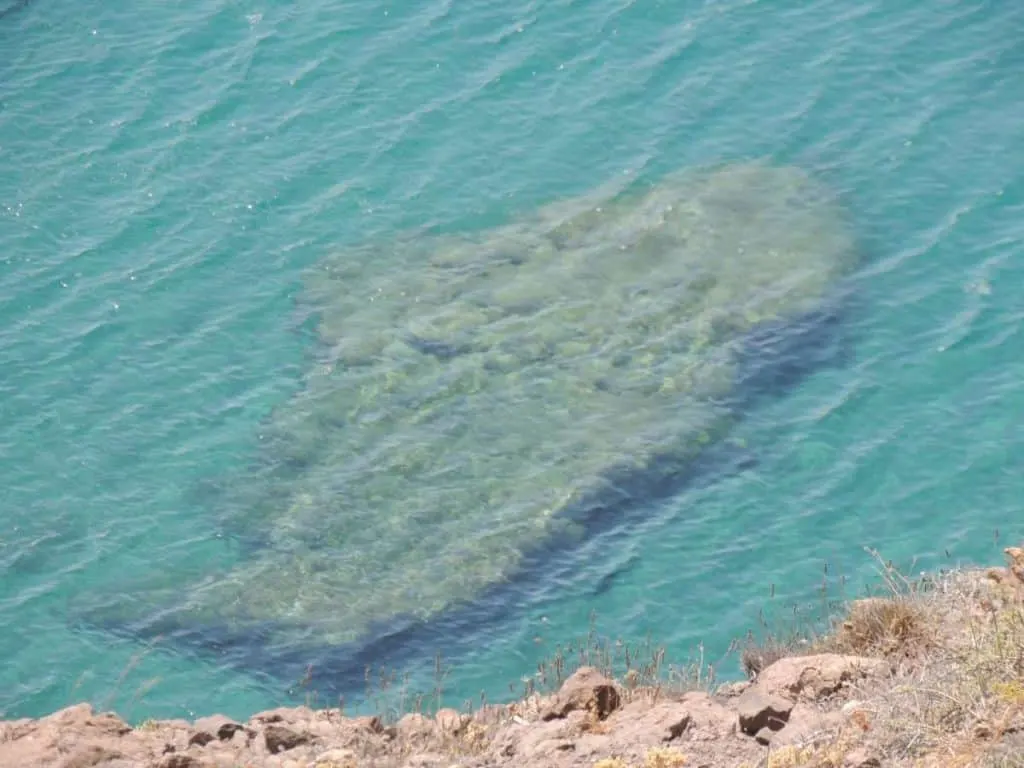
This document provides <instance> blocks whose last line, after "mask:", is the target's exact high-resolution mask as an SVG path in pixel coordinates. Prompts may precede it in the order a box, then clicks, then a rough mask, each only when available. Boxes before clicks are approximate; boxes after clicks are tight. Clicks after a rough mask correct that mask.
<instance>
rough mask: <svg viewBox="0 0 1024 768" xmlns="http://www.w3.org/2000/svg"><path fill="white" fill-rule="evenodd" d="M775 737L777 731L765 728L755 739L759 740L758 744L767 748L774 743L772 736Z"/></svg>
mask: <svg viewBox="0 0 1024 768" xmlns="http://www.w3.org/2000/svg"><path fill="white" fill-rule="evenodd" d="M774 735H775V731H773V730H772V729H771V728H767V727H765V728H762V729H761V730H759V731H758V732H757V733H756V734H755V735H754V738H755V739H756V740H757V743H758V744H764V745H765V746H767V745H769V744H771V743H772V736H774Z"/></svg>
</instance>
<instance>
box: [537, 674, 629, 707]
mask: <svg viewBox="0 0 1024 768" xmlns="http://www.w3.org/2000/svg"><path fill="white" fill-rule="evenodd" d="M620 700H621V699H620V696H619V691H618V688H617V687H616V685H615V683H613V682H612V681H611V680H609V679H608V678H607V677H605V676H604V675H602V674H601V673H600V672H598V671H597V670H596V669H594V668H593V667H580V668H579V669H578V670H576V671H575V672H574V673H573V674H572V675H571V676H570V677H569V679H568V680H566V681H565V682H564V683H563V684H562V687H561V688H560V689H559V691H558V694H557V695H556V696H555V698H554V701H553V702H552V703H551V705H550V706H549V707H548V708H547V710H546V711H545V712H544V713H543V714H542V715H541V718H542V719H543V720H554V719H556V718H564V717H565V716H567V715H568V714H569V713H570V712H575V711H579V710H583V711H586V712H590V713H591V714H593V715H594V716H595V717H597V719H598V720H604V719H605V718H606V717H608V715H610V714H611V713H612V712H614V711H615V710H616V709H618V707H619V703H620Z"/></svg>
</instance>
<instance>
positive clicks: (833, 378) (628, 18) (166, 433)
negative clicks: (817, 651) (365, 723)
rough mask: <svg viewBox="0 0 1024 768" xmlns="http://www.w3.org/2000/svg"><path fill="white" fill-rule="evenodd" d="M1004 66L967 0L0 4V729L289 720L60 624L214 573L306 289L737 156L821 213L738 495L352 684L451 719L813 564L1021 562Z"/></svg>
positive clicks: (246, 685)
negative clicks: (601, 644) (411, 251)
mask: <svg viewBox="0 0 1024 768" xmlns="http://www.w3.org/2000/svg"><path fill="white" fill-rule="evenodd" d="M4 9H8V10H4ZM1022 33H1024V6H1020V5H1019V4H1017V3H1011V2H998V1H997V0H989V1H976V2H953V1H952V0H946V1H943V2H940V1H939V0H929V1H928V2H920V3H897V2H885V1H884V0H876V1H875V2H866V3H857V4H850V3H846V2H842V0H817V1H816V2H809V3H796V2H782V3H768V2H764V1H762V2H756V1H749V0H748V1H746V2H739V1H736V2H732V1H725V0H723V1H721V2H710V1H708V2H696V1H691V0H677V1H675V2H653V1H651V2H642V1H641V2H621V1H613V0H590V1H589V2H583V1H582V0H575V1H572V0H563V1H561V2H543V3H541V2H532V3H531V2H524V3H507V2H491V1H490V0H472V1H471V2H463V3H454V2H450V0H449V2H424V3H407V4H402V5H399V4H395V5H393V6H392V5H388V4H387V3H383V2H380V1H379V0H356V1H355V2H344V3H343V2H335V1H333V0H320V1H319V2H313V3H305V4H291V3H284V2H258V1H257V0H238V1H236V2H224V1H223V0H189V1H188V2H184V3H177V4H157V3H142V4H139V3H133V4H129V3H125V2H119V1H117V0H114V1H113V2H105V3H100V2H96V1H95V0H90V1H89V2H84V3H77V4H66V3H57V2H53V1H52V0H34V2H30V3H9V4H8V5H4V6H0V489H2V493H0V514H2V521H3V526H2V528H0V622H2V627H3V631H2V632H0V660H2V661H3V663H2V664H0V714H3V715H4V716H7V717H14V716H27V715H39V714H42V713H44V712H46V711H49V710H52V709H54V708H57V707H60V706H64V705H66V704H69V703H72V702H74V701H78V700H81V699H88V700H91V701H93V702H95V703H97V704H98V705H109V706H114V707H116V708H117V709H118V710H119V711H121V712H122V713H123V714H125V715H126V716H128V717H130V718H132V719H135V720H138V719H142V718H145V717H154V716H188V715H189V714H196V713H208V712H212V711H223V712H226V713H229V714H234V715H236V716H245V715H247V714H249V713H252V712H253V711H256V710H258V709H262V708H266V707H268V706H272V705H274V704H278V703H287V702H294V701H301V700H302V699H303V696H304V692H303V691H301V690H299V691H296V690H295V687H294V686H293V685H292V681H291V680H290V679H288V675H291V673H292V670H291V669H290V668H289V670H288V672H287V674H284V673H283V672H282V668H281V667H278V666H275V663H274V658H275V653H277V654H278V656H280V657H281V658H284V657H286V656H287V650H288V649H267V648H265V647H261V646H260V644H259V643H258V642H256V641H254V642H253V643H252V644H251V646H250V647H245V644H244V643H243V644H241V645H240V646H238V647H236V648H235V649H233V650H231V649H229V651H231V652H233V653H236V654H240V655H242V656H244V654H250V655H251V657H252V658H253V659H255V660H256V663H255V664H254V665H253V666H251V667H250V668H248V669H242V668H239V666H238V665H237V664H230V663H227V662H228V661H230V660H231V659H229V658H226V657H219V656H217V655H216V654H207V653H203V652H202V651H200V650H197V648H196V647H195V646H193V645H189V644H186V643H176V642H174V639H173V638H163V639H161V640H160V641H159V642H156V643H152V645H151V644H150V643H151V641H148V640H145V639H143V638H140V637H134V636H132V635H130V634H125V633H117V632H113V631H111V630H110V629H109V628H104V627H100V626H96V625H92V624H90V623H89V622H88V621H85V620H83V616H84V615H85V614H83V612H82V611H81V610H80V608H79V607H80V606H82V605H88V604H89V601H90V599H91V598H92V596H95V595H101V594H102V595H111V594H120V595H122V596H123V603H124V604H125V605H126V606H130V609H131V611H132V612H133V613H135V614H137V615H146V613H147V611H148V612H152V611H155V610H156V609H157V607H158V606H155V605H152V606H151V605H149V604H147V603H145V602H144V601H145V600H146V595H147V593H146V592H145V591H144V589H143V585H144V584H145V583H146V582H147V581H148V580H151V579H153V578H154V577H155V576H159V575H161V574H163V575H166V574H173V575H174V578H180V579H181V580H182V583H183V584H185V583H191V582H195V581H197V580H201V579H202V578H203V576H204V575H205V574H210V573H214V572H215V571H217V569H218V568H220V567H222V566H223V565H224V563H226V562H230V561H233V560H234V559H238V558H243V557H246V556H247V554H246V552H245V551H244V550H243V549H241V548H240V547H239V546H238V545H237V544H236V543H235V542H233V541H232V540H231V538H230V536H226V535H225V533H224V531H223V529H222V528H221V527H219V526H218V525H217V524H216V520H217V518H218V513H219V511H220V510H219V507H220V506H222V505H224V504H226V503H227V504H230V503H231V501H230V498H228V499H227V500H226V501H225V497H224V493H223V492H218V491H216V490H211V489H217V488H220V487H222V486H223V485H224V483H223V482H222V481H223V480H224V479H225V478H231V477H233V476H236V475H237V474H238V473H239V472H241V471H242V470H243V469H244V468H245V467H246V466H248V465H250V464H251V463H252V462H253V461H255V460H256V458H257V456H258V454H259V450H260V444H261V441H260V436H261V434H262V431H263V430H264V428H265V425H266V424H267V420H268V419H269V418H270V416H271V413H272V412H273V410H274V409H275V408H276V407H279V406H281V405H282V404H283V403H287V402H288V400H289V398H291V397H293V396H294V395H295V394H296V393H297V392H298V391H299V389H300V388H301V386H302V381H303V378H304V376H305V375H306V374H307V372H308V370H309V369H310V366H312V365H314V364H315V339H314V336H313V333H312V331H311V325H312V320H311V318H310V317H309V316H308V314H306V313H304V312H303V311H302V310H300V309H297V307H299V306H301V295H302V286H303V277H304V275H306V274H308V272H309V270H310V269H312V268H315V267H316V265H317V264H319V263H321V262H322V261H323V260H325V259H328V258H330V257H332V256H334V255H336V254H338V253H339V252H344V251H345V249H346V248H348V247H350V246H352V245H354V244H358V243H360V242H365V241H371V240H372V241H386V240H387V239H388V238H389V237H393V236H394V235H396V234H397V233H399V232H406V231H410V230H413V229H415V228H419V227H426V226H430V227H433V228H438V229H442V230H459V229H463V228H468V227H479V226H481V225H483V224H491V223H494V222H498V221H502V220H504V219H505V218H506V217H508V216H509V215H511V214H512V212H515V211H524V210H530V209H531V208H534V207H536V206H538V205H541V204H543V203H546V202H550V201H552V200H557V199H560V198H565V197H568V196H572V195H578V194H582V193H584V192H586V191H587V190H589V189H592V188H594V187H597V186H599V185H601V184H602V183H604V182H606V181H608V180H609V179H611V178H614V177H616V176H618V175H621V174H623V173H631V174H640V175H645V174H646V175H650V176H652V177H655V176H657V175H658V174H660V173H663V172H667V171H670V170H673V169H677V168H683V167H688V166H699V165H701V164H706V163H720V162H730V161H736V160H745V159H749V158H755V157H760V158H770V159H772V160H773V161H775V162H777V163H780V164H793V165H798V166H800V167H801V168H804V169H806V170H807V171H808V172H809V173H811V174H812V175H813V176H814V177H815V178H817V179H820V180H821V181H822V182H823V183H825V184H827V185H829V187H830V188H831V189H834V190H835V191H836V192H837V193H838V195H839V196H840V199H841V200H842V202H843V205H844V207H845V210H846V213H847V215H848V216H849V219H850V221H851V224H852V226H853V228H854V231H855V232H856V236H857V240H858V244H859V247H860V250H861V253H862V266H861V267H860V268H859V270H858V271H857V273H856V274H855V275H853V276H852V277H851V278H850V280H849V285H848V286H847V287H848V288H849V290H850V295H851V296H852V299H851V302H850V303H851V306H850V309H849V311H848V312H847V313H846V315H845V316H844V321H843V329H842V335H843V339H844V344H845V350H846V351H845V353H844V355H842V356H841V359H840V360H839V361H838V362H833V364H830V365H823V366H819V367H816V368H815V369H814V370H812V371H810V372H808V375H806V376H803V377H801V378H800V380H799V381H796V382H794V385H793V386H792V387H791V388H789V389H788V390H787V391H786V392H785V393H784V394H783V395H782V396H779V397H775V398H771V399H769V400H766V401H764V402H762V403H759V404H758V405H757V406H756V407H755V408H753V409H751V410H750V411H749V412H747V413H745V414H744V418H743V419H742V421H741V422H740V424H739V425H738V426H737V428H736V430H735V434H734V435H733V439H734V442H735V443H736V444H740V445H743V446H744V448H743V452H744V454H745V456H747V457H749V458H750V460H749V461H743V462H742V463H741V464H740V465H739V466H738V467H736V468H734V469H733V470H732V471H722V472H718V473H712V474H713V476H712V477H709V478H705V480H704V481H702V482H700V483H694V484H692V485H691V486H689V487H687V488H685V489H684V490H682V491H681V492H679V493H677V494H675V495H673V496H672V497H671V498H669V499H667V500H665V499H663V500H659V501H657V502H652V503H650V504H649V505H647V507H646V508H645V509H644V510H642V514H640V515H638V516H634V517H633V518H631V520H632V523H631V525H630V526H629V529H628V530H626V531H623V530H618V531H615V532H614V534H609V535H604V536H599V537H596V538H593V539H591V540H589V541H587V542H585V543H584V544H583V545H582V548H581V549H579V550H578V551H576V552H575V553H574V554H572V555H571V556H570V557H568V559H565V558H563V559H562V560H559V561H558V562H557V563H553V564H552V565H551V568H550V571H549V572H547V573H545V575H544V578H541V579H538V580H534V581H533V582H531V584H532V586H531V588H530V589H529V590H527V591H525V592H517V593H514V594H515V599H512V598H509V599H508V600H507V603H506V604H502V605H498V606H492V608H493V609H494V610H492V611H491V612H490V614H491V616H490V618H489V620H488V621H486V622H475V623H471V624H467V623H465V622H463V623H457V622H452V621H445V620H444V619H442V620H440V621H438V622H436V624H434V625H431V627H428V628H427V629H426V630H424V631H423V632H420V633H418V634H417V635H416V637H415V645H414V646H412V647H409V646H405V647H399V648H395V647H393V646H387V647H386V648H385V647H384V646H378V648H380V649H381V650H380V652H379V654H378V657H375V660H377V661H379V662H381V663H387V662H388V661H389V660H390V659H391V658H392V657H394V658H396V659H398V658H400V659H401V660H402V663H403V664H405V665H407V666H409V667H410V668H411V669H413V670H414V673H415V674H416V675H420V674H422V675H426V676H427V678H428V677H429V669H430V666H431V664H432V659H433V657H434V654H435V652H436V651H438V650H441V651H442V652H443V653H444V654H445V657H446V658H447V659H448V661H449V663H451V665H452V671H451V674H450V677H449V678H448V680H447V682H446V685H447V686H448V690H449V701H450V703H458V702H460V701H462V700H463V699H465V698H467V697H473V696H476V695H477V694H478V693H479V692H480V691H481V690H484V691H486V692H487V693H488V695H489V696H490V697H491V698H492V699H493V698H496V697H498V696H501V695H502V694H503V693H507V691H508V687H507V686H508V683H509V682H516V681H518V680H519V678H520V677H521V676H522V675H524V674H530V673H531V672H532V671H533V670H534V668H535V665H536V662H537V660H538V659H539V658H540V657H541V656H543V655H545V654H548V653H550V652H551V651H552V649H553V648H554V646H555V645H556V644H557V643H558V642H562V641H565V640H566V639H569V638H572V637H575V636H578V635H580V634H582V633H585V632H586V630H587V627H588V620H589V616H590V613H591V611H595V612H596V614H597V616H598V625H599V627H600V628H601V630H602V631H604V632H607V633H609V634H611V635H614V636H623V637H626V638H640V637H643V636H645V635H647V634H648V633H650V634H651V635H652V636H653V637H655V638H657V639H659V640H663V641H664V642H665V643H667V644H668V646H669V650H670V655H675V656H676V657H677V658H678V657H683V658H685V657H687V656H688V655H689V654H690V653H691V652H693V650H694V649H695V648H696V647H697V644H698V643H700V642H703V643H704V646H705V649H706V653H707V656H708V657H709V658H717V657H718V656H720V655H721V654H722V653H723V652H724V651H725V650H726V648H727V646H728V644H729V641H730V640H731V639H732V638H735V637H738V636H742V634H743V633H744V632H745V631H746V630H747V629H748V628H750V627H753V626H756V624H757V618H758V613H759V611H760V610H761V609H762V608H763V607H765V606H768V608H769V609H772V607H773V606H774V607H775V609H777V612H781V613H785V611H786V606H788V605H790V604H791V603H794V602H796V603H800V604H804V603H813V601H814V600H815V588H816V586H817V585H818V583H819V582H820V580H821V577H822V571H823V567H824V564H825V563H826V562H827V563H828V564H829V573H830V576H831V577H832V578H836V577H838V576H839V575H841V576H843V577H845V578H846V579H847V580H848V583H849V585H854V586H856V585H860V584H863V583H865V582H867V581H870V580H871V579H872V577H873V574H874V571H873V563H872V561H871V559H870V558H869V557H868V556H867V555H866V554H865V552H864V550H863V548H864V547H865V546H871V547H877V548H879V549H880V550H881V552H882V553H883V554H884V555H885V556H886V557H889V558H892V559H893V560H895V561H897V562H899V563H904V564H909V563H914V565H913V567H914V568H915V569H924V568H931V567H936V566H939V565H943V564H947V563H949V562H979V561H988V560H991V559H993V558H995V557H998V549H997V547H996V544H995V539H996V534H997V532H998V535H999V538H1000V541H1001V542H1005V541H1008V540H1010V539H1013V538H1020V536H1021V535H1022V534H1024V516H1022V515H1021V513H1020V499H1021V498H1024V467H1022V457H1024V422H1022V418H1024V417H1022V416H1021V414H1022V413H1024V354H1022V352H1024V335H1022V323H1024V294H1022V292H1021V291H1020V290H1019V286H1020V285H1021V284H1024V132H1022V129H1021V126H1022V125H1024V80H1022V79H1021V78H1020V70H1021V66H1022V65H1024V43H1021V40H1022V39H1024V37H1022ZM378 267H379V268H380V269H383V270H384V271H386V269H387V267H388V265H387V264H383V265H378ZM227 487H228V488H230V483H227ZM1015 500H1016V501H1015ZM947 553H948V554H947ZM772 586H774V592H775V597H774V598H772V599H769V592H770V589H771V588H772ZM598 587H600V588H598ZM510 594H511V593H510ZM372 640H373V638H369V639H368V642H369V645H368V646H367V647H368V648H370V649H371V650H370V654H371V656H372V655H373V650H372V649H373V648H374V645H373V642H372ZM385 650H386V651H387V652H386V653H385V652H384V651H385ZM229 655H230V654H229ZM424 679H426V678H424ZM325 682H329V681H325Z"/></svg>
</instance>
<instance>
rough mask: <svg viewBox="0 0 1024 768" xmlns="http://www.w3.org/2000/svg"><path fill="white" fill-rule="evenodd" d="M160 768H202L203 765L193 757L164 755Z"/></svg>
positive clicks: (159, 764)
mask: <svg viewBox="0 0 1024 768" xmlns="http://www.w3.org/2000/svg"><path fill="white" fill-rule="evenodd" d="M157 766H158V768H201V766H202V763H200V762H199V759H198V758H195V757H193V756H192V755H164V757H163V758H162V759H161V760H160V762H159V763H157Z"/></svg>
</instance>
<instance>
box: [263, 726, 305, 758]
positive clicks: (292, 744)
mask: <svg viewBox="0 0 1024 768" xmlns="http://www.w3.org/2000/svg"><path fill="white" fill-rule="evenodd" d="M263 739H264V741H265V742H266V745H267V751H268V752H269V753H270V754H272V755H276V754H278V753H279V752H286V751H288V750H289V749H295V748H296V747H299V746H301V745H303V744H308V743H309V742H310V741H312V736H311V735H310V734H309V733H306V732H305V731H294V730H292V729H291V728H286V727H285V726H283V725H277V724H274V725H268V726H267V727H266V729H265V730H264V731H263Z"/></svg>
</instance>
